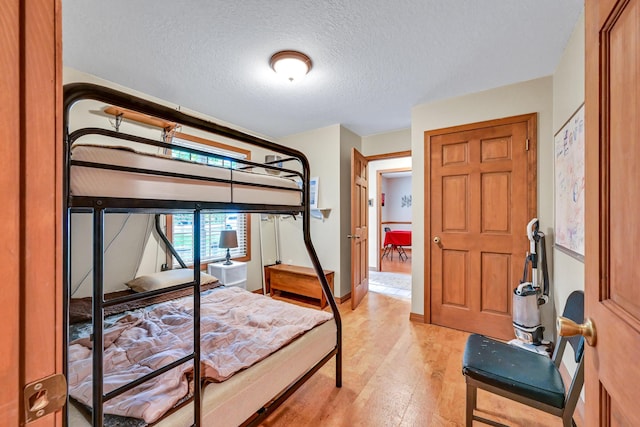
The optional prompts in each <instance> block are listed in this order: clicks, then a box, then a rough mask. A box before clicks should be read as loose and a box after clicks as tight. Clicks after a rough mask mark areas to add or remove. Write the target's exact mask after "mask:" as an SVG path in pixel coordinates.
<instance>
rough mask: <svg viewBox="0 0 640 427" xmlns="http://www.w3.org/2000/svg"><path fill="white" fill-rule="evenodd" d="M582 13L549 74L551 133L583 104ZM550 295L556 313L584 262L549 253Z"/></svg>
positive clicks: (580, 277) (580, 284)
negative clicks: (551, 112)
mask: <svg viewBox="0 0 640 427" xmlns="http://www.w3.org/2000/svg"><path fill="white" fill-rule="evenodd" d="M584 85H585V81H584V13H583V14H582V16H581V17H580V19H579V20H578V23H577V24H576V27H575V29H574V30H573V34H572V35H571V39H569V43H567V47H566V48H565V51H564V53H563V55H562V59H561V60H560V63H559V64H558V68H557V69H556V72H555V73H554V75H553V133H554V134H556V133H557V132H558V131H559V130H560V128H562V126H563V125H564V124H565V123H566V121H567V120H568V119H569V118H570V117H571V116H572V115H573V113H575V111H576V110H577V109H578V107H580V105H582V104H583V103H584ZM553 258H554V269H553V282H554V283H555V284H556V286H555V287H554V296H555V299H556V301H557V304H556V307H557V312H558V313H562V309H563V307H564V302H565V301H566V300H567V298H568V297H569V294H570V293H571V292H572V291H574V290H584V263H583V262H581V261H578V260H577V259H575V258H573V257H571V256H569V255H566V254H565V253H563V252H560V251H558V250H556V249H554V250H553Z"/></svg>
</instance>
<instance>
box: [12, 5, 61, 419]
mask: <svg viewBox="0 0 640 427" xmlns="http://www.w3.org/2000/svg"><path fill="white" fill-rule="evenodd" d="M60 13H61V12H60V1H59V0H51V1H39V2H31V1H27V2H25V1H20V0H7V1H3V2H2V13H1V14H0V75H1V76H2V78H0V112H1V115H2V118H3V125H2V126H1V127H0V140H1V141H2V143H0V152H1V155H0V162H1V164H2V166H1V167H0V176H1V180H2V182H3V184H4V185H3V189H2V209H0V235H1V236H2V238H1V239H0V242H1V243H0V245H1V247H2V251H1V252H2V267H3V269H2V271H3V281H2V292H0V305H1V306H2V309H1V310H0V313H1V314H0V325H2V326H1V328H2V333H0V359H1V360H2V363H1V364H0V384H1V385H2V387H0V408H1V409H0V420H1V421H0V424H2V425H7V426H9V425H11V426H14V425H22V424H24V422H25V415H24V414H25V408H24V404H23V396H22V390H23V388H24V386H25V385H26V384H29V383H31V382H34V381H38V380H40V379H42V378H43V377H48V376H50V375H52V374H55V373H60V372H62V357H61V356H62V317H61V314H62V304H61V301H62V291H61V289H62V273H61V266H62V262H61V258H60V253H61V252H60V250H61V244H60V242H61V226H62V219H61V216H60V213H61V202H62V196H61V188H62V187H61V183H62V180H61V174H60V173H61V171H62V169H61V165H62V162H61V153H62V145H61V115H60V111H61V89H62V87H61V81H62V79H61V74H62V61H61V40H62V37H61V32H60V31H61V28H60V25H61V19H60V18H61V16H60ZM61 422H62V417H61V413H60V412H58V413H57V414H55V415H53V414H52V415H44V416H42V417H37V418H36V421H34V422H33V423H32V424H31V425H34V426H53V425H61Z"/></svg>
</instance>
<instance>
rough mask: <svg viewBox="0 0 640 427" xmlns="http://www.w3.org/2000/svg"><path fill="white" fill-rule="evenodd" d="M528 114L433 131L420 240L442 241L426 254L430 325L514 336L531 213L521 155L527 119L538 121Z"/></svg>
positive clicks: (524, 155)
mask: <svg viewBox="0 0 640 427" xmlns="http://www.w3.org/2000/svg"><path fill="white" fill-rule="evenodd" d="M530 117H531V116H528V118H519V120H518V119H514V120H512V121H511V122H507V123H506V124H503V123H501V122H500V121H494V122H491V124H489V125H486V124H478V127H477V128H471V129H464V130H461V131H459V132H456V131H454V130H452V129H447V130H445V132H443V133H441V134H437V133H436V132H435V131H434V135H433V136H431V137H430V138H429V142H430V146H429V149H428V151H427V150H425V153H427V152H428V153H429V156H430V157H429V159H428V160H425V161H428V162H429V163H430V179H429V182H428V185H429V187H430V199H431V207H430V218H429V223H430V235H429V236H425V240H426V241H432V239H433V237H439V238H440V243H438V244H433V245H432V246H431V248H430V250H429V251H425V252H426V253H428V254H429V258H428V259H429V260H430V266H429V267H430V275H429V277H430V279H431V280H430V283H431V289H430V292H431V295H430V298H429V300H430V313H431V320H432V322H433V323H437V324H440V325H443V326H450V327H454V328H458V329H464V330H467V331H472V332H480V333H484V334H487V335H492V336H496V337H499V338H503V339H508V338H511V337H512V336H513V329H512V326H511V293H512V290H513V288H514V287H515V286H516V285H517V283H518V281H519V280H518V279H519V278H518V277H517V274H518V273H517V272H519V271H520V270H521V265H522V263H523V262H524V258H525V253H526V250H527V247H528V245H527V238H526V224H527V223H528V221H529V220H530V217H531V215H532V211H533V213H535V210H534V209H532V206H531V205H530V202H529V200H530V194H529V189H530V188H531V186H530V182H531V173H530V172H531V170H532V165H531V164H530V158H529V155H528V153H527V150H526V144H527V138H528V137H529V132H530V128H531V123H530V122H529V121H528V120H533V121H535V119H530ZM505 120H509V119H505ZM454 129H455V128H454ZM532 191H533V192H535V187H533V189H532ZM518 265H519V266H520V267H518Z"/></svg>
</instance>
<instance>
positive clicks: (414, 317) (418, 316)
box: [409, 313, 424, 323]
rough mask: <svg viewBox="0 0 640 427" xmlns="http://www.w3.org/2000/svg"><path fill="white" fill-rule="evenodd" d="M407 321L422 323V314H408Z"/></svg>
mask: <svg viewBox="0 0 640 427" xmlns="http://www.w3.org/2000/svg"><path fill="white" fill-rule="evenodd" d="M409 320H410V321H412V322H418V323H424V314H417V313H409Z"/></svg>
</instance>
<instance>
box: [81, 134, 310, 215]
mask: <svg viewBox="0 0 640 427" xmlns="http://www.w3.org/2000/svg"><path fill="white" fill-rule="evenodd" d="M71 161H72V163H71V171H70V183H69V186H70V188H69V190H70V194H71V195H72V196H87V197H105V198H107V197H113V198H129V199H151V200H181V201H201V202H222V203H251V204H269V205H284V206H296V207H299V206H301V204H302V202H301V201H302V193H301V192H300V191H299V186H298V184H297V182H296V181H294V180H292V179H290V178H284V177H279V176H274V175H269V174H267V173H264V172H261V171H257V170H255V171H243V170H237V169H228V168H223V167H219V166H211V165H205V164H202V163H196V162H191V161H186V160H182V159H176V158H171V157H168V156H164V155H160V154H152V153H144V152H140V151H136V150H133V149H131V148H129V147H120V146H106V145H89V144H74V145H73V147H72V148H71ZM75 162H88V163H92V165H87V164H86V163H85V164H83V165H79V164H74V163H75ZM110 167H124V168H135V169H140V170H142V171H135V172H134V171H126V170H118V169H115V168H110ZM255 169H258V168H255ZM262 171H263V170H262ZM164 173H171V174H174V176H166V175H162V174H164ZM176 175H178V176H176Z"/></svg>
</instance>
